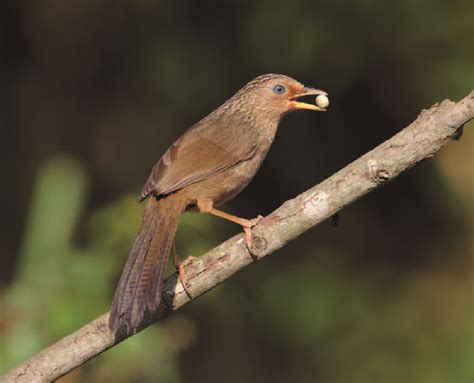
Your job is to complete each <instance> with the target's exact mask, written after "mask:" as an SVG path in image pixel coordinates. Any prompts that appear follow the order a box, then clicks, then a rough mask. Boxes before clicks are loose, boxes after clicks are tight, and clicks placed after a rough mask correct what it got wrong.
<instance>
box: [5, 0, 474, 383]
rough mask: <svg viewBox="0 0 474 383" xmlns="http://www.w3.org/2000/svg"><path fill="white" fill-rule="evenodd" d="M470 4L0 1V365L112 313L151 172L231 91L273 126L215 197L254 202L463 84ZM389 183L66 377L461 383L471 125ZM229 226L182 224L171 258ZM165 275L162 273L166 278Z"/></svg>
mask: <svg viewBox="0 0 474 383" xmlns="http://www.w3.org/2000/svg"><path fill="white" fill-rule="evenodd" d="M473 17H474V3H473V2H472V1H471V0H465V1H463V0H455V1H442V0H438V1H436V0H434V1H423V0H413V1H392V2H388V1H385V2H381V1H375V0H374V1H370V0H365V1H358V2H350V1H329V0H328V1H317V0H313V1H305V0H297V1H295V0H294V1H274V0H272V1H270V0H257V1H253V2H250V1H237V0H234V1H195V2H191V1H189V2H182V1H174V2H173V1H152V0H136V1H125V0H113V1H112V0H100V1H97V0H93V1H92V0H69V1H55V0H30V1H26V0H25V1H20V0H17V1H9V0H7V1H2V3H1V5H0V19H1V32H0V33H1V34H0V52H1V57H2V60H1V61H0V86H1V92H0V97H1V102H0V116H1V118H0V123H1V139H0V156H1V164H2V175H1V176H2V178H1V179H2V187H1V188H0V193H1V201H2V208H1V214H0V228H1V230H0V264H1V267H0V306H1V307H0V372H5V371H6V370H7V369H9V368H11V367H13V366H14V365H15V364H16V363H18V362H20V361H22V360H24V359H25V358H27V357H29V356H31V355H32V354H34V353H35V352H37V351H39V350H40V349H42V348H43V347H45V346H47V345H48V344H50V343H51V342H53V341H55V340H57V339H59V338H60V337H62V336H64V335H66V334H68V333H70V332H72V331H73V330H75V329H77V328H78V327H79V326H81V325H83V324H84V323H86V322H87V321H89V320H92V319H93V318H95V317H96V316H98V315H99V314H101V313H102V312H104V311H105V310H107V309H108V307H109V305H110V302H111V299H112V294H113V292H114V289H115V284H116V281H117V279H118V276H119V273H120V270H121V268H122V266H123V263H124V261H125V258H126V256H127V253H128V250H129V248H130V246H131V243H132V241H133V238H134V236H135V234H136V232H137V226H138V223H139V220H140V216H141V211H142V209H143V206H142V205H140V204H138V203H137V197H138V195H139V191H140V189H141V186H142V184H143V182H144V180H145V179H146V177H147V175H148V172H149V171H150V169H151V166H152V165H153V163H154V162H155V161H156V160H157V159H158V158H159V157H160V155H161V154H162V153H163V151H164V150H165V149H166V148H167V146H168V145H169V144H170V143H171V142H172V141H173V140H174V139H175V138H177V137H178V136H179V135H180V134H181V133H182V132H183V131H184V130H185V129H186V128H187V127H189V126H190V125H191V124H193V123H194V122H196V121H198V120H199V119H200V118H201V117H203V116H204V115H205V114H207V113H208V112H210V111H211V110H213V109H214V108H215V107H217V106H218V105H220V104H221V103H222V102H223V101H224V100H226V99H227V98H228V97H229V96H231V95H232V94H233V93H234V92H235V91H236V90H237V89H239V88H240V87H241V86H242V85H243V84H244V83H245V82H247V81H248V80H250V79H251V78H253V77H255V76H257V75H259V74H262V73H268V72H275V73H285V74H288V75H290V76H293V77H295V78H297V79H298V80H300V81H301V82H304V83H305V84H308V85H312V86H315V87H318V88H321V89H324V90H326V91H327V92H328V93H329V95H330V100H331V106H330V110H329V112H328V113H324V114H323V113H310V112H306V113H295V114H292V115H290V116H289V117H287V118H286V119H285V120H284V122H283V123H282V125H281V127H280V130H279V132H278V134H277V138H276V141H275V144H274V145H273V147H272V149H271V151H270V153H269V156H268V158H267V160H266V161H265V163H264V165H263V167H262V169H261V170H260V172H259V173H258V175H257V176H256V178H255V179H254V181H253V182H252V183H251V184H250V185H249V187H248V188H247V189H246V190H245V191H244V192H243V193H242V194H241V195H239V196H238V197H237V198H236V199H235V200H234V201H232V202H231V203H229V204H227V205H226V206H225V207H224V209H226V210H227V211H229V212H232V213H236V214H239V215H241V216H244V217H254V216H256V215H257V214H264V215H265V214H268V213H270V212H271V211H272V210H273V209H275V208H276V207H278V206H279V205H280V204H281V203H282V202H284V201H285V200H286V199H289V198H292V197H294V196H296V195H297V194H299V193H300V192H302V191H304V190H306V189H307V188H309V187H310V186H312V185H314V184H316V183H318V182H320V181H321V180H323V179H325V178H326V177H328V176H330V175H331V174H332V173H334V172H335V171H337V170H338V169H340V168H341V167H342V166H344V165H346V164H348V163H349V162H351V161H352V160H354V159H356V158H357V157H358V156H360V155H362V154H363V153H365V152H366V151H367V150H369V149H371V148H372V147H374V146H375V145H377V144H379V143H380V142H382V141H383V140H385V139H387V138H389V137H390V136H392V135H393V134H394V133H396V132H397V131H399V130H400V129H402V128H403V127H404V126H406V125H407V124H408V123H410V122H411V121H412V120H414V119H415V118H416V116H417V114H418V113H419V111H420V110H421V109H422V108H426V107H429V106H430V105H432V104H433V103H435V102H437V101H440V100H442V99H445V98H450V99H452V100H457V99H460V98H462V97H464V96H465V95H467V93H469V91H470V90H471V89H472V88H473V86H474V70H473V69H474V57H473V50H472V43H473V36H474V27H473V23H472V20H473ZM470 125H471V126H466V128H465V133H464V136H463V137H462V139H461V140H460V142H458V143H453V144H451V145H449V146H448V147H447V148H445V149H443V151H441V152H440V153H439V154H437V155H436V156H435V158H433V159H430V160H429V161H426V162H425V163H423V164H420V165H419V166H417V167H416V168H414V169H412V170H410V171H409V172H407V173H406V174H404V175H402V176H401V177H400V178H399V179H397V180H396V181H394V182H393V183H391V184H389V185H387V186H385V187H383V188H382V189H381V190H377V191H376V192H374V193H371V194H370V195H369V196H367V197H366V198H365V199H363V200H360V201H357V202H356V203H355V204H353V205H352V206H350V207H348V208H346V209H345V210H344V211H343V212H342V214H341V217H340V224H339V228H338V229H337V230H335V231H333V230H332V229H331V225H330V223H329V222H325V223H323V224H321V225H319V226H318V227H317V228H315V229H313V230H312V231H310V232H309V233H306V234H305V235H303V236H302V237H300V238H298V239H297V240H296V241H294V242H293V243H291V244H289V245H288V246H286V247H285V248H283V249H281V250H280V251H279V252H278V254H275V255H274V256H272V257H270V258H269V259H268V260H266V261H264V262H260V263H258V264H255V265H252V266H250V267H248V268H247V269H245V270H243V271H242V272H240V273H239V274H238V275H236V276H235V277H233V278H232V279H231V280H229V281H227V282H226V283H224V284H223V285H222V286H220V287H218V288H216V289H215V290H213V291H212V292H210V293H208V294H207V295H205V296H204V297H202V298H200V299H199V300H197V301H196V302H193V303H192V304H190V305H188V306H187V307H185V308H183V309H182V310H180V311H179V312H178V313H176V314H175V315H173V316H171V317H169V318H168V319H167V320H166V321H164V322H163V323H159V324H157V325H154V326H152V327H151V328H149V329H147V330H146V331H144V332H142V333H141V334H139V335H137V336H135V337H133V338H132V339H130V340H127V341H126V342H124V343H123V344H121V345H119V346H118V347H115V348H113V349H111V350H109V351H107V352H106V353H104V354H102V355H101V356H99V357H97V358H95V359H94V360H92V361H91V362H89V363H87V364H85V365H84V366H82V367H81V368H79V369H77V370H75V371H73V372H72V373H71V374H69V375H67V376H66V377H64V378H63V379H62V380H61V381H62V382H158V381H159V382H170V383H171V382H222V381H225V382H230V383H233V382H236V383H237V382H239V383H240V382H275V383H278V382H288V381H293V382H316V381H317V382H336V383H338V382H351V383H358V382H381V383H391V382H422V383H423V382H426V383H438V382H439V383H459V382H468V381H472V379H473V378H474V371H473V370H474V368H473V364H472V362H473V360H474V359H473V352H474V350H473V349H474V347H473V340H474V336H473V319H474V314H473V296H472V294H473V268H472V266H473V264H472V260H473V259H472V255H473V249H474V193H473V191H474V190H473V179H474V178H473V165H474V161H473V149H474V132H473V130H474V126H472V125H473V124H472V123H471V124H470ZM238 231H239V229H238V228H237V227H236V226H235V225H232V224H230V223H226V222H222V221H221V220H219V219H217V218H213V217H209V216H206V215H203V214H195V213H194V214H192V213H191V214H186V216H185V217H184V218H183V220H182V222H181V224H180V228H179V234H178V243H177V246H178V251H179V253H180V254H181V256H182V257H183V256H185V255H188V254H192V255H195V256H198V255H200V254H202V253H203V252H205V251H206V250H207V249H210V248H212V247H213V246H214V245H217V244H218V243H220V242H221V241H223V240H224V239H226V238H227V237H229V236H230V235H233V234H235V233H237V232H238ZM171 271H172V268H170V269H169V272H171Z"/></svg>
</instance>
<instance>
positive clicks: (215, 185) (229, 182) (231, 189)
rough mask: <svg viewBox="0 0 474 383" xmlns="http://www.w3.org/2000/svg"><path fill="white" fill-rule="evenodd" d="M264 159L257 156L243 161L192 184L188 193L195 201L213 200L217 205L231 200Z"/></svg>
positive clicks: (249, 179) (245, 184)
mask: <svg viewBox="0 0 474 383" xmlns="http://www.w3.org/2000/svg"><path fill="white" fill-rule="evenodd" d="M262 161H263V158H256V157H254V158H252V159H250V160H247V161H242V162H240V163H238V164H237V165H236V166H234V167H232V168H230V169H226V170H224V171H223V172H220V173H217V174H214V175H212V176H211V177H209V178H207V179H205V180H203V181H201V182H197V183H195V184H193V185H190V186H189V187H188V188H189V190H188V191H189V194H188V195H189V196H190V197H192V199H193V200H194V201H196V200H201V199H202V200H211V201H213V202H214V205H215V206H217V205H220V204H223V203H225V202H227V201H230V200H231V199H232V198H234V197H235V196H236V195H237V194H239V193H240V192H241V191H242V190H243V189H244V188H245V187H246V186H247V185H248V184H249V182H250V181H251V180H252V178H253V177H254V176H255V173H256V172H257V171H258V169H259V168H260V165H261V163H262ZM194 201H193V202H194Z"/></svg>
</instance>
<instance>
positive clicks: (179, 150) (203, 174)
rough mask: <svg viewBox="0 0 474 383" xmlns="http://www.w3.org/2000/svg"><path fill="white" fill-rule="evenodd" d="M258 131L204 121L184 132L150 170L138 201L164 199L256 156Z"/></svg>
mask: <svg viewBox="0 0 474 383" xmlns="http://www.w3.org/2000/svg"><path fill="white" fill-rule="evenodd" d="M256 149H257V131H256V129H254V128H253V127H250V126H248V125H247V126H246V124H245V123H244V124H242V121H240V124H237V122H233V121H232V120H229V119H226V120H223V119H221V118H211V119H204V120H203V121H201V122H199V123H198V124H196V125H195V126H194V127H192V128H191V129H189V130H188V131H187V132H185V133H184V134H183V135H182V136H181V137H180V138H179V139H178V140H176V141H175V142H174V143H173V144H172V145H171V146H170V147H169V148H168V150H167V151H166V152H165V153H164V154H163V156H162V157H161V158H160V160H159V161H158V162H157V163H156V164H155V166H154V167H153V169H152V171H151V174H150V176H149V177H148V180H147V182H146V183H145V186H144V187H143V190H142V194H141V200H143V199H145V198H146V197H147V196H148V195H150V194H151V193H153V194H155V195H156V196H163V195H167V194H169V193H172V192H175V191H177V190H179V189H182V188H183V187H185V186H188V185H190V184H193V183H196V182H199V181H202V180H204V179H206V178H208V177H209V176H211V175H212V174H216V173H219V172H222V171H224V170H226V169H229V168H231V167H233V166H235V165H236V164H238V163H239V162H241V161H246V160H249V159H250V158H252V157H253V156H254V155H255V152H256Z"/></svg>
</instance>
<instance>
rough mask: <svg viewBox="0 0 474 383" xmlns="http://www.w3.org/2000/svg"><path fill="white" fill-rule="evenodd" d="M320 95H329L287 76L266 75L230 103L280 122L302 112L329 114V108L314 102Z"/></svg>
mask: <svg viewBox="0 0 474 383" xmlns="http://www.w3.org/2000/svg"><path fill="white" fill-rule="evenodd" d="M318 95H323V96H327V93H326V92H324V91H322V90H319V89H314V88H309V87H306V86H304V85H303V84H301V83H300V82H298V81H296V80H295V79H293V78H291V77H288V76H285V75H281V74H265V75H262V76H259V77H256V78H255V79H253V80H252V81H250V82H249V83H247V84H246V85H245V86H244V87H243V88H242V89H240V90H239V91H238V92H237V93H236V94H235V95H234V96H233V97H232V98H231V99H230V100H229V101H228V103H229V104H230V105H233V106H234V107H235V106H238V109H240V110H242V111H245V112H246V113H251V114H254V113H256V114H258V115H259V116H267V117H268V118H271V119H274V118H278V119H279V118H281V117H282V116H284V115H285V114H286V113H288V112H291V111H293V110H298V109H308V110H316V111H320V112H323V111H325V110H326V108H325V107H322V106H320V105H316V104H315V103H314V102H315V101H314V100H315V97H317V96H318ZM306 98H308V99H309V98H311V99H312V102H313V103H309V102H306V101H309V100H306ZM226 104H227V103H226Z"/></svg>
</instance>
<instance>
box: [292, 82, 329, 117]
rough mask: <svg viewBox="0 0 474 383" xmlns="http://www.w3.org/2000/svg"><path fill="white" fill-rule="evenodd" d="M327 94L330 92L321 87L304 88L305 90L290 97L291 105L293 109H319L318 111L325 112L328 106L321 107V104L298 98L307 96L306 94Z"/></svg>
mask: <svg viewBox="0 0 474 383" xmlns="http://www.w3.org/2000/svg"><path fill="white" fill-rule="evenodd" d="M320 94H322V95H324V96H327V95H328V94H327V93H326V92H325V91H323V90H320V89H313V88H306V87H305V88H304V89H303V92H301V93H298V94H296V95H294V96H293V97H292V98H291V99H290V106H291V108H292V109H308V110H317V111H318V112H325V111H326V108H321V107H320V106H317V105H314V104H308V103H306V102H302V101H298V98H300V97H305V96H315V97H316V96H318V95H320Z"/></svg>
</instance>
